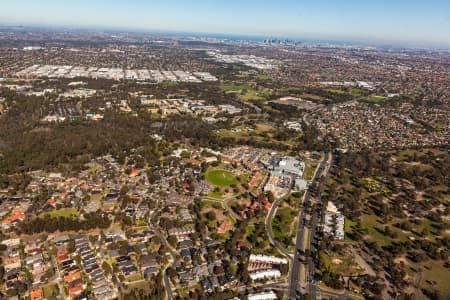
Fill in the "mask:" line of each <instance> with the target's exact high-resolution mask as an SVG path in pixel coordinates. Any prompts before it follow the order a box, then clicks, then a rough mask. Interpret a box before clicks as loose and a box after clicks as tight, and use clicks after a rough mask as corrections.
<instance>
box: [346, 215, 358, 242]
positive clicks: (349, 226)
mask: <svg viewBox="0 0 450 300" xmlns="http://www.w3.org/2000/svg"><path fill="white" fill-rule="evenodd" d="M355 225H356V222H354V221H352V220H350V219H349V218H345V222H344V231H345V239H346V240H349V241H350V240H351V239H350V238H349V237H348V234H349V233H350V234H351V233H353V229H354V226H355Z"/></svg>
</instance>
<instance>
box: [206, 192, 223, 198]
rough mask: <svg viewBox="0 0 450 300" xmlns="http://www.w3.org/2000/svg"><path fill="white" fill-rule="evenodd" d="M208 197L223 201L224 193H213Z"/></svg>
mask: <svg viewBox="0 0 450 300" xmlns="http://www.w3.org/2000/svg"><path fill="white" fill-rule="evenodd" d="M208 197H211V198H217V199H222V198H223V193H222V192H211V193H209V194H208Z"/></svg>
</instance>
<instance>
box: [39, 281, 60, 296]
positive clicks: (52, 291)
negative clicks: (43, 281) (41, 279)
mask: <svg viewBox="0 0 450 300" xmlns="http://www.w3.org/2000/svg"><path fill="white" fill-rule="evenodd" d="M42 291H43V294H44V298H45V299H48V298H51V297H56V296H58V295H59V288H58V285H57V284H56V283H54V282H51V283H49V284H47V285H44V286H43V287H42Z"/></svg>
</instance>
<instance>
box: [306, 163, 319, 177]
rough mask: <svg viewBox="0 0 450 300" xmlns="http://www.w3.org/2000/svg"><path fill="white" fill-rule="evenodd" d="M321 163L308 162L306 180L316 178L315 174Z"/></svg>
mask: <svg viewBox="0 0 450 300" xmlns="http://www.w3.org/2000/svg"><path fill="white" fill-rule="evenodd" d="M318 164H319V162H318V161H317V160H308V161H307V162H306V167H305V175H304V177H305V179H308V180H311V179H312V178H313V176H314V172H315V171H316V168H317V165H318Z"/></svg>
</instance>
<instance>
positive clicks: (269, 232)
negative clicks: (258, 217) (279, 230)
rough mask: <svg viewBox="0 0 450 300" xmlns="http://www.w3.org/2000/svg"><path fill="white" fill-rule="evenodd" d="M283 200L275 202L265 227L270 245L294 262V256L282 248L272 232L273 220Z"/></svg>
mask: <svg viewBox="0 0 450 300" xmlns="http://www.w3.org/2000/svg"><path fill="white" fill-rule="evenodd" d="M282 200H283V198H280V199H278V200H275V201H274V202H273V204H272V207H271V208H270V210H269V213H268V214H267V216H266V221H265V225H266V232H267V235H268V236H269V241H270V243H271V244H272V245H273V246H274V247H275V248H277V249H278V250H279V251H280V252H281V253H282V254H283V255H284V256H286V257H287V258H288V259H289V260H291V261H292V259H293V254H292V253H289V252H288V251H287V250H286V249H285V248H284V247H283V246H281V245H280V244H279V243H278V242H277V241H276V240H275V237H274V236H273V231H272V219H273V217H274V216H275V214H276V212H277V209H278V206H279V205H280V202H281V201H282Z"/></svg>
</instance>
